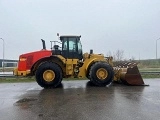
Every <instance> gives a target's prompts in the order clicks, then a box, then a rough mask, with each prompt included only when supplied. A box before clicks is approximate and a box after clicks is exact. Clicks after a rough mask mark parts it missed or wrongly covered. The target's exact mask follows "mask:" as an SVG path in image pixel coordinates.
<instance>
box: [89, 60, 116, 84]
mask: <svg viewBox="0 0 160 120" xmlns="http://www.w3.org/2000/svg"><path fill="white" fill-rule="evenodd" d="M89 76H90V81H91V82H92V83H93V84H95V85H97V86H106V85H109V84H110V83H111V82H112V80H113V77H114V72H113V68H112V66H110V65H109V64H108V63H105V62H96V63H95V64H93V65H92V66H91V69H90V73H89Z"/></svg>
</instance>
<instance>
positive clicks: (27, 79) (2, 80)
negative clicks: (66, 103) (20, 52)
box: [0, 75, 160, 83]
mask: <svg viewBox="0 0 160 120" xmlns="http://www.w3.org/2000/svg"><path fill="white" fill-rule="evenodd" d="M142 78H143V79H147V78H160V75H142ZM86 79H87V78H86ZM63 80H65V81H70V80H84V79H78V78H65V79H63ZM35 81H36V80H35V78H34V77H24V78H19V77H16V78H0V83H20V82H23V83H24V82H35Z"/></svg>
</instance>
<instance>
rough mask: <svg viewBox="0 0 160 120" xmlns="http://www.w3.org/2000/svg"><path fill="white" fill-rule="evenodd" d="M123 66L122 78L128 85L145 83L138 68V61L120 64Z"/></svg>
mask: <svg viewBox="0 0 160 120" xmlns="http://www.w3.org/2000/svg"><path fill="white" fill-rule="evenodd" d="M119 68H121V73H120V80H121V81H122V82H123V83H125V84H127V85H145V84H144V81H143V79H142V76H141V74H140V72H139V70H138V67H137V63H134V62H129V63H124V64H121V66H119Z"/></svg>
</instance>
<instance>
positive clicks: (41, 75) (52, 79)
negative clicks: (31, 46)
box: [35, 62, 62, 88]
mask: <svg viewBox="0 0 160 120" xmlns="http://www.w3.org/2000/svg"><path fill="white" fill-rule="evenodd" d="M35 77H36V81H37V83H38V84H39V85H40V86H41V87H44V88H55V87H57V86H58V85H60V83H61V81H62V70H61V68H60V67H59V66H58V65H57V64H55V63H51V62H45V63H43V64H41V65H40V66H39V67H38V69H37V71H36V75H35Z"/></svg>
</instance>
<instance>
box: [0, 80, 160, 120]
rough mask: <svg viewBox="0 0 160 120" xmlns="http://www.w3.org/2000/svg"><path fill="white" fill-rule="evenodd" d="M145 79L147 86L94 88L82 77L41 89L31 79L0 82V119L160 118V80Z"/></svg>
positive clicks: (131, 119) (101, 119) (91, 119)
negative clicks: (16, 81) (81, 79)
mask: <svg viewBox="0 0 160 120" xmlns="http://www.w3.org/2000/svg"><path fill="white" fill-rule="evenodd" d="M145 82H146V83H147V84H150V86H149V87H144V86H125V85H120V84H112V85H110V86H107V87H96V86H93V85H92V84H90V83H88V81H86V80H83V81H63V84H62V85H61V86H60V87H59V88H56V89H42V88H40V87H39V86H38V85H37V84H36V83H34V82H33V83H14V84H0V88H1V89H0V105H1V106H2V107H1V108H0V115H1V116H2V118H3V119H4V120H5V119H15V120H21V119H23V120H28V119H32V120H39V119H45V120H48V119H49V120H50V119H51V120H61V119H63V120H68V119H73V120H75V119H78V120H79V119H80V120H81V119H87V120H97V119H99V120H106V119H111V120H112V119H113V120H115V119H124V120H128V119H130V120H135V119H139V120H142V119H148V120H151V119H157V118H160V114H159V111H160V100H159V97H160V89H159V88H160V80H159V79H153V80H150V79H147V80H145ZM3 87H5V88H4V89H3ZM6 93H7V95H6ZM8 104H9V105H8ZM10 113H11V114H10ZM6 114H7V116H6Z"/></svg>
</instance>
